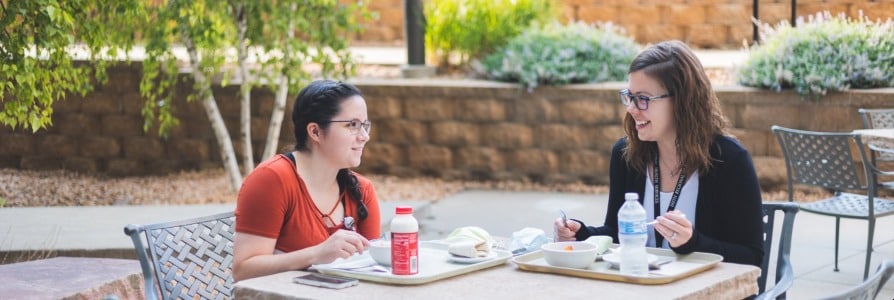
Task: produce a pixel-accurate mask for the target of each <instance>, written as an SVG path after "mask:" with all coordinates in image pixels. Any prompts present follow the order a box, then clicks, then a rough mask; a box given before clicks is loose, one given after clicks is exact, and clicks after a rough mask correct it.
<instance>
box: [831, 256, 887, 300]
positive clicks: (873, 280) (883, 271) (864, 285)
mask: <svg viewBox="0 0 894 300" xmlns="http://www.w3.org/2000/svg"><path fill="white" fill-rule="evenodd" d="M892 274H894V260H890V259H887V260H885V261H883V262H882V264H881V265H879V266H878V270H877V271H875V274H872V276H870V277H869V278H866V280H865V281H863V282H861V283H860V284H859V285H857V286H855V287H853V288H851V289H849V290H847V291H844V292H841V293H839V294H836V295H832V296H829V297H825V298H822V299H827V300H831V299H836V300H838V299H842V300H843V299H848V300H851V299H854V300H856V299H860V300H864V299H868V300H871V299H875V297H876V296H878V293H879V291H881V290H882V287H884V286H885V283H886V282H888V280H889V279H891V275H892Z"/></svg>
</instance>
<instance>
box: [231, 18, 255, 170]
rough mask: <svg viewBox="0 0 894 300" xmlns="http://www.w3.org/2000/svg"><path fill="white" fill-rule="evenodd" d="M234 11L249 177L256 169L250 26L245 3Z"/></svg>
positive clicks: (241, 128)
mask: <svg viewBox="0 0 894 300" xmlns="http://www.w3.org/2000/svg"><path fill="white" fill-rule="evenodd" d="M234 9H235V11H236V30H237V38H238V40H239V48H238V49H237V50H236V51H238V57H239V58H238V59H239V73H240V76H241V77H242V83H241V85H240V87H239V94H240V95H242V100H241V101H240V110H239V111H240V113H239V133H240V136H241V137H242V170H243V173H242V174H245V175H248V173H251V170H252V169H254V168H255V162H254V153H253V151H252V147H251V79H250V78H249V76H250V74H249V71H248V63H247V62H246V61H247V60H248V49H247V46H246V44H245V43H246V41H245V31H246V30H247V27H248V25H247V24H246V22H247V21H246V19H247V17H246V16H245V3H242V4H241V7H239V8H234Z"/></svg>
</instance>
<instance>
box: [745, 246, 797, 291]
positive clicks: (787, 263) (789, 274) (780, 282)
mask: <svg viewBox="0 0 894 300" xmlns="http://www.w3.org/2000/svg"><path fill="white" fill-rule="evenodd" d="M782 260H783V265H784V266H783V269H782V274H781V276H780V274H776V276H777V278H776V285H774V286H773V288H771V289H768V290H766V291H764V292H763V293H762V294H760V295H757V297H756V298H755V300H769V299H776V298H777V297H779V296H780V295H782V294H785V292H786V291H788V289H789V288H791V287H792V284H793V283H794V282H795V271H794V270H793V269H792V263H791V260H790V259H789V256H788V255H785V256H783V258H782Z"/></svg>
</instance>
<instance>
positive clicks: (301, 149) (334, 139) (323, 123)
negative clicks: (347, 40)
mask: <svg viewBox="0 0 894 300" xmlns="http://www.w3.org/2000/svg"><path fill="white" fill-rule="evenodd" d="M292 123H294V125H295V141H296V145H295V151H292V152H289V153H287V154H280V155H276V156H274V157H272V158H270V159H268V160H266V161H264V162H262V163H261V164H260V165H258V166H257V168H255V170H253V171H252V172H251V174H249V175H248V177H246V178H245V182H244V183H243V184H242V188H241V189H240V190H239V196H238V200H237V204H236V235H235V242H234V247H233V248H234V249H233V252H234V256H235V257H234V261H233V278H234V279H235V280H236V281H238V280H243V279H248V278H253V277H259V276H264V275H269V274H274V273H278V272H283V271H288V270H298V269H305V268H307V267H309V266H310V265H313V264H321V263H329V262H332V261H334V260H335V259H337V258H345V257H349V256H351V255H353V254H354V253H357V252H362V251H363V249H365V248H366V247H367V246H369V239H374V238H377V237H379V236H380V235H381V232H380V231H381V228H380V226H381V225H380V216H379V204H378V201H377V199H376V191H375V189H374V188H373V186H372V184H371V183H370V181H369V180H367V179H366V178H364V177H363V176H360V175H359V174H357V173H354V172H353V171H351V170H349V169H348V168H352V167H357V166H359V165H360V157H361V156H362V155H363V146H364V144H366V142H367V141H369V130H370V126H371V123H370V121H369V119H368V118H367V114H366V101H365V100H364V99H363V97H362V95H361V93H360V90H358V89H357V88H356V87H354V86H353V85H351V84H348V83H343V82H337V81H331V80H320V81H314V82H312V83H311V84H310V85H308V86H307V87H305V88H304V89H302V90H301V92H300V93H299V94H298V97H297V99H296V100H295V105H294V108H293V110H292ZM351 219H353V220H354V221H355V222H353V223H354V224H353V226H352V224H351V223H352V222H350V221H351ZM346 221H347V222H346ZM346 225H347V226H346Z"/></svg>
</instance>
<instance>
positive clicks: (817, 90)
mask: <svg viewBox="0 0 894 300" xmlns="http://www.w3.org/2000/svg"><path fill="white" fill-rule="evenodd" d="M761 36H762V37H763V39H764V40H763V41H762V42H761V43H760V44H759V45H756V46H754V47H752V48H751V49H750V53H749V57H748V59H747V60H746V61H745V63H744V64H743V66H742V67H741V68H740V69H739V72H738V73H739V74H738V75H739V76H738V80H739V83H740V84H742V85H746V86H754V87H763V88H769V89H772V90H775V91H781V90H782V89H785V88H794V89H795V91H796V92H797V93H798V94H800V95H803V96H808V95H810V96H814V97H819V96H821V95H825V94H826V92H827V91H830V90H831V91H844V90H847V89H848V88H874V87H885V86H892V85H894V22H892V21H891V20H888V21H887V22H872V21H870V20H869V19H868V18H865V17H862V16H861V17H860V18H858V19H856V20H854V19H850V18H847V17H845V16H844V15H839V16H838V17H832V16H831V14H829V13H828V12H826V13H820V14H817V15H816V16H815V17H814V16H811V17H810V18H809V19H808V21H807V22H803V23H801V24H798V27H795V28H792V27H790V26H789V25H788V24H787V23H781V24H780V25H778V26H777V27H776V28H772V27H771V26H769V25H766V24H765V25H763V26H762V34H761Z"/></svg>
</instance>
